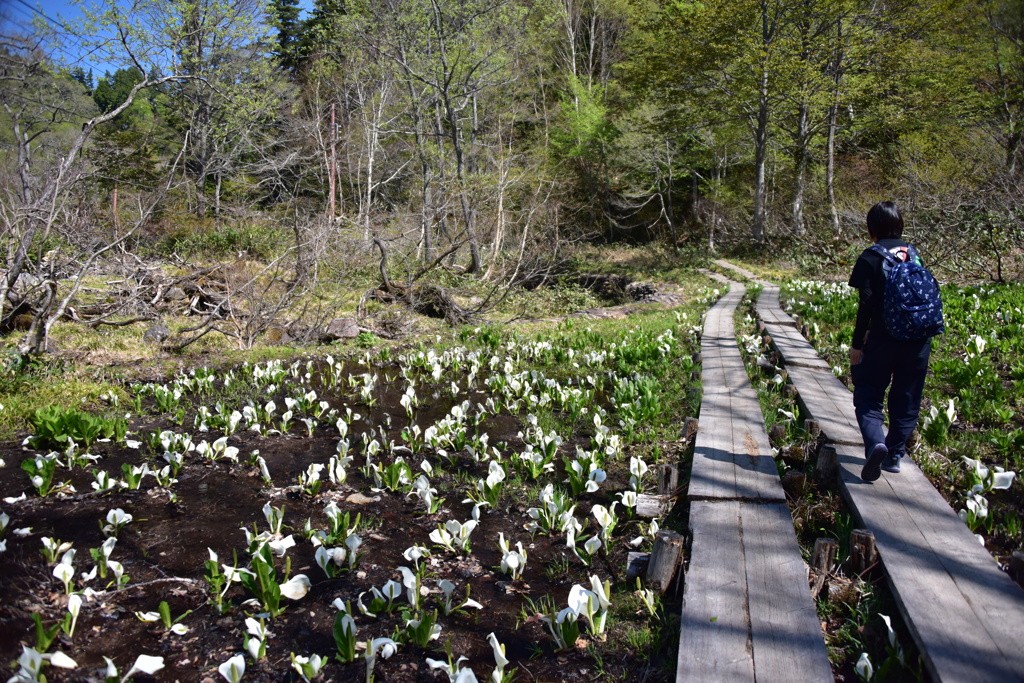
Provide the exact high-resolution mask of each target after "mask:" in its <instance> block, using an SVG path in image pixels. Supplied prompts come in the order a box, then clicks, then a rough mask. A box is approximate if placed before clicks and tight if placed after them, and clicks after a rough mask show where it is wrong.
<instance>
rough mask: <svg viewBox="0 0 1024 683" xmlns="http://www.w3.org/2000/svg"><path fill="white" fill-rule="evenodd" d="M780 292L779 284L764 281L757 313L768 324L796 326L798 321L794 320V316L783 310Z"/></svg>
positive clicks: (758, 300) (758, 299)
mask: <svg viewBox="0 0 1024 683" xmlns="http://www.w3.org/2000/svg"><path fill="white" fill-rule="evenodd" d="M779 293H780V292H779V288H778V286H777V285H773V284H770V283H764V289H762V290H761V296H759V297H758V298H757V314H758V315H759V316H760V317H761V320H763V321H764V322H765V323H766V324H768V325H785V326H788V327H796V321H795V320H793V317H792V316H791V315H790V314H789V313H786V312H785V311H784V310H782V302H781V301H780V300H779Z"/></svg>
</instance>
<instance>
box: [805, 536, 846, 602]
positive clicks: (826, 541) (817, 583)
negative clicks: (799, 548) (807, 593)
mask: <svg viewBox="0 0 1024 683" xmlns="http://www.w3.org/2000/svg"><path fill="white" fill-rule="evenodd" d="M838 553H839V543H837V542H836V540H835V539H834V538H819V539H817V540H816V541H815V542H814V554H812V555H811V567H812V569H813V570H814V584H813V585H812V586H811V595H812V596H814V597H818V595H819V594H820V593H821V591H822V590H824V589H825V586H826V585H827V583H828V575H829V574H830V573H831V572H832V570H833V569H835V566H836V555H837V554H838Z"/></svg>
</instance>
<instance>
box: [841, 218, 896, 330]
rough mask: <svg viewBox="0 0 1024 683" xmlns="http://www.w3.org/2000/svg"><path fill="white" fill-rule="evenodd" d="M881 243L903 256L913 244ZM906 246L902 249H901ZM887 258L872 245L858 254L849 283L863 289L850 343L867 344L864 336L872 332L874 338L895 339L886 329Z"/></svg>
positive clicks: (892, 241) (879, 242)
mask: <svg viewBox="0 0 1024 683" xmlns="http://www.w3.org/2000/svg"><path fill="white" fill-rule="evenodd" d="M878 244H879V245H880V246H882V247H885V248H886V249H888V250H889V251H891V252H893V253H894V254H896V255H897V258H899V256H900V254H901V253H902V254H906V251H905V250H904V249H905V248H906V247H908V246H910V245H909V244H907V243H906V242H904V241H903V240H901V239H895V238H893V239H888V238H887V239H881V240H878ZM901 248H902V249H901ZM884 261H885V259H883V258H882V255H881V254H879V253H878V252H876V251H875V250H873V249H871V248H870V247H868V248H867V249H865V250H864V251H863V252H862V253H861V255H860V256H859V257H858V258H857V263H855V264H854V266H853V272H852V273H851V274H850V282H849V285H850V286H851V287H856V288H857V289H858V290H859V291H860V304H859V305H858V306H857V322H856V324H855V325H854V328H853V340H852V341H851V343H850V346H852V347H853V348H855V349H863V348H864V338H865V335H867V333H868V332H870V333H871V337H872V338H874V339H886V340H888V339H891V337H890V335H889V332H888V331H887V330H886V329H885V318H884V308H885V301H884V298H883V296H884V294H885V272H884V271H883V269H882V264H883V263H884Z"/></svg>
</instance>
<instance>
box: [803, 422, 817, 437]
mask: <svg viewBox="0 0 1024 683" xmlns="http://www.w3.org/2000/svg"><path fill="white" fill-rule="evenodd" d="M804 431H805V432H807V435H808V436H810V437H811V438H814V439H817V438H818V435H819V434H821V423H820V422H818V421H817V420H810V419H808V420H804Z"/></svg>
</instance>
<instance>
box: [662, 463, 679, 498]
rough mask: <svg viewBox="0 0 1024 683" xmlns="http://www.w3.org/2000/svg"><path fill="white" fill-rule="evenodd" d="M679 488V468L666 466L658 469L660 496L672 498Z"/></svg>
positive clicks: (670, 465)
mask: <svg viewBox="0 0 1024 683" xmlns="http://www.w3.org/2000/svg"><path fill="white" fill-rule="evenodd" d="M678 487H679V466H678V465H672V464H666V465H662V466H661V467H660V468H659V469H658V494H659V495H662V496H671V495H673V494H674V493H675V490H676V489H677V488H678Z"/></svg>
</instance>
